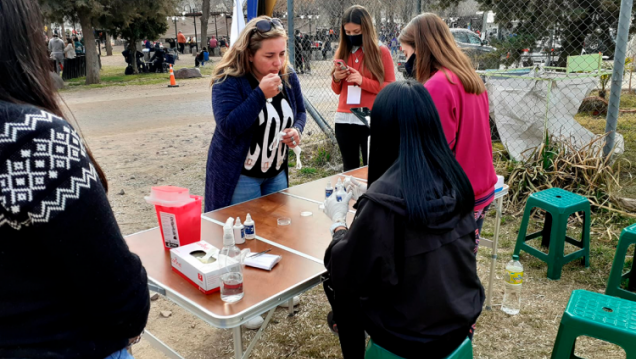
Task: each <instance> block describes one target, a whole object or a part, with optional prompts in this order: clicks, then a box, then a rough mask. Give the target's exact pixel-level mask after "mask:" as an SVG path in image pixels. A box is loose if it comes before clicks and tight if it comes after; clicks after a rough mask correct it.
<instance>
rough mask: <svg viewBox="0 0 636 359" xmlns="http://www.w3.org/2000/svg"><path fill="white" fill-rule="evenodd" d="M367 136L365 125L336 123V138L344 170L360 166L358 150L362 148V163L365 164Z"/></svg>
mask: <svg viewBox="0 0 636 359" xmlns="http://www.w3.org/2000/svg"><path fill="white" fill-rule="evenodd" d="M368 138H369V128H368V127H367V126H364V125H349V124H343V123H336V140H337V141H338V147H340V153H341V154H342V165H343V168H344V171H345V172H346V171H351V170H353V169H356V168H359V167H360V150H362V163H364V165H365V166H366V165H367V163H368V159H367V153H368Z"/></svg>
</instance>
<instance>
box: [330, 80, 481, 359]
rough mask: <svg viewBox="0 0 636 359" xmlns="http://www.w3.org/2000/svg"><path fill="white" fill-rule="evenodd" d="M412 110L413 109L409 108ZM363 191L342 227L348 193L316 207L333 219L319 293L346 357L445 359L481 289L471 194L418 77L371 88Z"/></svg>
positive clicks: (467, 328)
mask: <svg viewBox="0 0 636 359" xmlns="http://www.w3.org/2000/svg"><path fill="white" fill-rule="evenodd" d="M414 108H415V109H417V111H413V109H414ZM370 150H371V151H370V163H369V189H368V191H367V192H366V193H365V194H363V195H361V196H360V198H359V199H358V202H357V213H356V217H355V219H354V220H353V223H352V224H351V228H349V229H348V228H347V225H346V222H345V218H346V214H347V212H348V210H349V208H348V203H349V202H348V199H350V198H351V196H353V193H349V194H348V195H347V197H346V198H345V199H344V200H343V201H342V202H338V201H337V199H336V198H335V196H331V197H329V198H328V199H327V200H326V201H325V213H326V214H327V215H328V216H329V217H331V218H332V220H333V221H334V224H333V226H332V227H331V230H332V234H333V241H332V242H331V244H330V246H329V248H328V249H327V252H326V253H325V266H326V268H327V271H328V272H329V276H330V279H329V280H328V281H327V282H325V285H324V288H325V292H326V294H327V298H328V299H329V302H330V303H331V306H332V308H333V312H332V313H330V315H329V319H328V321H329V324H330V328H331V329H332V330H333V331H335V332H337V333H338V335H339V337H340V344H341V347H342V352H343V355H344V357H345V358H346V359H350V358H363V357H364V356H365V335H364V332H365V331H366V332H367V333H368V334H369V335H370V336H371V341H369V345H368V346H367V354H369V353H371V352H373V351H377V350H380V349H378V348H382V349H381V350H387V351H389V352H391V353H393V354H394V355H397V356H398V357H402V358H422V357H426V358H445V357H446V356H448V355H449V354H450V353H451V352H453V351H454V350H455V349H456V348H457V347H459V345H460V344H461V343H462V342H463V341H464V340H465V339H466V338H467V337H469V336H471V335H472V325H473V324H474V323H475V321H476V320H477V317H478V316H479V314H480V313H481V307H482V304H483V301H484V290H483V287H482V286H481V282H480V281H479V278H478V276H477V265H476V259H475V255H474V254H473V251H474V246H475V221H474V219H473V216H472V212H473V205H474V194H473V190H472V187H471V185H470V182H469V180H468V178H467V177H466V174H465V173H464V171H463V170H462V168H461V167H460V165H459V164H458V163H457V160H456V159H455V157H454V156H453V153H452V152H451V150H450V148H449V147H448V145H447V143H446V140H445V138H444V132H443V130H442V125H441V124H440V121H439V117H438V115H437V111H436V110H435V104H434V103H433V100H432V99H431V96H430V94H429V93H428V91H427V90H426V89H425V88H424V87H423V86H422V85H421V84H420V83H418V82H417V81H415V80H410V81H407V82H398V83H393V84H390V85H388V86H387V87H386V88H385V89H384V90H382V91H381V92H380V94H379V95H378V97H377V99H376V100H375V104H374V107H373V112H372V114H371V149H370Z"/></svg>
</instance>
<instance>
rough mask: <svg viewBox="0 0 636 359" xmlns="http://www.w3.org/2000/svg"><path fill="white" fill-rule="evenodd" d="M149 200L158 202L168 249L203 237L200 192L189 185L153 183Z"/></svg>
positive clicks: (156, 207) (157, 207) (151, 202)
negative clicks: (194, 192) (193, 190)
mask: <svg viewBox="0 0 636 359" xmlns="http://www.w3.org/2000/svg"><path fill="white" fill-rule="evenodd" d="M145 199H146V202H148V203H150V204H154V205H155V209H156V211H157V219H158V220H159V228H160V229H161V237H163V245H164V247H165V249H166V250H170V249H171V248H176V247H179V246H185V245H186V244H190V243H194V242H198V241H200V240H201V200H202V197H201V196H194V195H190V190H189V189H187V188H181V187H174V186H159V187H152V190H151V192H150V196H149V197H145Z"/></svg>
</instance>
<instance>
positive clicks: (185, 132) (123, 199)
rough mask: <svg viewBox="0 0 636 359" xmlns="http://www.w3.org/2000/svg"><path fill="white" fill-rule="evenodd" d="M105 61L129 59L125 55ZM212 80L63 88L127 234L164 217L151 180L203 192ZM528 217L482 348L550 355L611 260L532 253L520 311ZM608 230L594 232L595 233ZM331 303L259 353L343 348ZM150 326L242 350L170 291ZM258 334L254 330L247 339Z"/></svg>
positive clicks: (511, 237)
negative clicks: (563, 260) (555, 259)
mask: <svg viewBox="0 0 636 359" xmlns="http://www.w3.org/2000/svg"><path fill="white" fill-rule="evenodd" d="M104 61H105V63H106V62H107V61H113V63H117V64H119V61H118V60H117V59H116V58H115V57H113V58H105V59H104ZM207 83H208V79H202V80H195V81H189V82H188V83H187V86H182V87H179V88H177V89H167V87H166V86H165V85H147V86H126V87H109V88H101V89H91V90H73V91H67V92H64V93H63V94H62V96H63V98H64V100H65V101H66V103H67V104H68V105H69V107H70V109H71V110H72V112H73V113H74V115H75V117H76V118H77V121H78V123H79V125H80V127H81V128H82V130H83V133H84V135H85V136H86V140H87V142H88V145H89V146H90V148H91V149H92V150H93V152H94V154H95V157H96V159H97V161H98V162H99V163H100V165H101V166H102V167H103V168H104V171H105V173H106V174H107V176H108V180H109V184H110V191H109V198H110V201H111V204H112V208H113V211H114V212H115V215H116V217H117V220H118V222H119V225H120V228H121V231H122V233H123V234H131V233H135V232H137V231H141V230H144V229H148V228H151V227H155V226H156V225H157V223H156V217H155V214H154V210H153V208H152V207H151V206H150V205H148V204H147V203H146V202H145V201H144V199H143V197H144V196H145V195H148V193H149V191H150V187H151V186H153V185H157V184H160V185H176V186H182V187H187V188H190V191H191V192H192V193H194V194H203V188H204V180H205V165H206V158H207V149H208V145H209V143H210V140H211V138H212V135H213V132H214V122H213V118H212V113H211V109H210V90H209V88H208V85H207ZM293 172H294V174H293V175H294V176H295V177H298V176H297V174H296V173H295V170H294V171H293ZM493 224H494V213H491V215H490V216H489V218H488V219H487V221H486V224H485V227H484V233H486V234H487V235H488V234H490V235H492V231H493ZM518 227H519V218H516V217H515V216H512V215H511V214H510V213H507V214H506V216H505V224H504V225H503V227H502V234H501V250H500V252H499V258H500V260H499V262H498V264H497V267H496V269H495V270H496V278H495V282H494V290H493V310H492V311H486V310H484V312H483V313H482V315H481V317H480V318H479V320H478V322H477V332H476V334H475V337H474V351H475V357H476V358H548V357H549V356H550V353H551V350H552V346H553V344H554V339H555V337H556V332H557V329H558V326H559V322H560V319H561V315H562V313H563V310H564V308H565V305H566V304H567V301H568V298H569V295H570V292H571V291H572V290H574V289H578V288H585V289H588V290H592V291H598V292H603V291H604V286H605V282H606V280H607V275H608V271H607V266H606V262H604V261H601V259H600V258H598V256H600V255H597V254H595V251H594V247H593V250H592V253H593V254H592V268H590V269H584V268H583V267H580V266H579V265H578V264H575V263H572V264H569V265H567V266H566V268H565V269H564V272H563V276H562V279H561V280H559V281H550V280H548V279H546V270H547V268H546V266H545V264H541V263H540V262H538V261H535V260H532V259H531V258H530V257H529V256H527V255H522V262H523V263H524V265H525V266H526V281H525V283H524V289H523V291H524V292H523V305H522V310H521V313H520V314H519V315H517V316H508V315H506V314H505V313H503V312H502V311H501V310H500V303H501V301H502V298H503V279H502V275H501V274H502V272H503V266H504V262H506V261H507V259H508V258H509V255H510V253H511V252H512V249H513V247H514V241H515V239H516V235H517V232H518ZM598 235H599V233H593V235H592V241H593V243H594V238H595V236H598ZM489 266H490V250H489V249H486V248H482V249H481V250H480V252H479V254H478V267H479V268H478V269H479V274H480V277H481V279H482V281H483V283H484V286H485V285H486V284H487V273H488V269H489ZM247 290H248V291H249V288H247ZM97 310H99V309H97ZM164 310H169V311H171V312H172V316H170V317H169V318H163V317H161V315H160V311H164ZM328 311H329V305H328V303H327V300H326V298H325V297H324V295H323V293H322V289H321V288H315V289H314V290H311V291H310V292H308V293H306V294H304V295H303V296H302V297H301V304H300V306H299V307H298V313H297V315H296V316H295V317H292V318H288V317H287V311H286V309H279V310H278V311H277V312H276V314H275V316H274V318H273V321H272V323H271V324H270V327H269V328H268V329H267V330H266V331H265V332H264V334H263V337H262V338H261V341H260V343H259V344H258V345H257V346H256V347H255V350H254V351H253V354H252V356H251V357H252V358H339V357H341V354H340V349H339V345H338V340H337V338H336V337H335V336H333V335H332V334H331V333H330V332H329V330H328V328H327V326H326V324H325V318H326V314H327V312H328ZM147 329H148V330H149V331H151V332H152V333H153V334H154V335H155V336H157V337H158V338H159V339H161V340H162V341H164V342H165V343H167V344H168V345H170V346H171V347H173V348H174V349H175V350H176V351H178V352H179V353H180V354H181V355H182V356H184V357H185V358H232V357H233V356H232V341H231V332H230V331H227V330H219V329H215V328H213V327H211V326H210V325H208V324H206V323H205V322H203V321H202V320H200V319H198V318H196V317H194V316H193V315H191V314H189V313H188V312H186V311H185V310H183V309H181V308H180V307H178V306H177V305H175V304H173V303H172V302H170V301H168V300H166V299H165V298H163V297H160V298H159V299H158V300H157V301H154V302H152V309H151V312H150V317H149V321H148V326H147ZM253 335H254V332H251V331H248V332H247V333H246V334H245V335H244V342H245V343H247V340H248V339H249V338H251V337H252V336H253ZM133 354H134V355H135V357H136V358H137V359H149V358H163V357H164V356H163V355H162V354H161V353H159V352H158V351H156V350H155V349H153V348H151V347H150V346H149V344H148V342H147V341H145V340H142V341H141V343H140V344H138V345H135V346H134V348H133ZM577 354H579V355H581V354H584V355H585V356H586V357H588V358H590V357H592V358H603V359H608V358H624V357H625V355H624V353H623V352H622V350H621V349H620V348H618V347H616V346H614V345H611V344H607V343H603V342H599V341H596V340H589V339H588V340H579V345H578V347H577ZM423 357H425V356H424V355H423Z"/></svg>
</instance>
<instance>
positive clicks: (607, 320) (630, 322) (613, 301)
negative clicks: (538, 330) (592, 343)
mask: <svg viewBox="0 0 636 359" xmlns="http://www.w3.org/2000/svg"><path fill="white" fill-rule="evenodd" d="M583 335H586V336H588V337H592V338H596V339H600V340H604V341H606V342H609V343H614V344H616V345H618V346H620V347H621V348H623V349H624V350H625V354H627V359H635V358H636V303H634V302H632V301H629V300H625V299H622V298H616V297H610V296H608V295H605V294H600V293H594V292H588V291H586V290H582V289H579V290H575V291H573V292H572V295H571V296H570V301H569V302H568V306H567V307H566V308H565V312H564V313H563V318H561V325H560V326H559V333H558V334H557V337H556V341H555V342H554V349H553V350H552V359H570V358H578V357H577V356H575V355H574V345H575V344H576V338H578V337H580V336H583Z"/></svg>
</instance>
